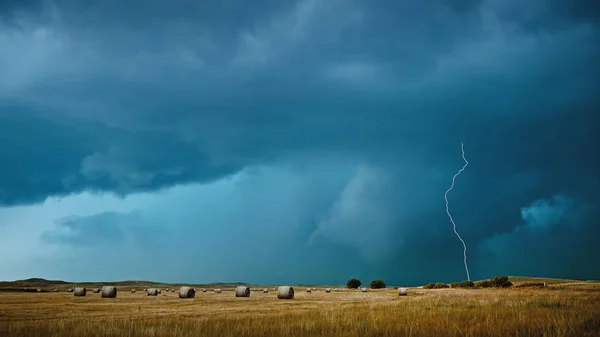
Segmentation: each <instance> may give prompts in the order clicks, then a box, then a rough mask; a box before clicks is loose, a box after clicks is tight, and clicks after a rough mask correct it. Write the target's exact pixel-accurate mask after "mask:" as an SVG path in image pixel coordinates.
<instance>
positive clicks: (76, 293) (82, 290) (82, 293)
mask: <svg viewBox="0 0 600 337" xmlns="http://www.w3.org/2000/svg"><path fill="white" fill-rule="evenodd" d="M86 293H87V289H85V288H79V287H78V288H75V289H73V295H74V296H85V294H86Z"/></svg>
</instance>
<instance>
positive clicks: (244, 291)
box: [235, 286, 250, 297]
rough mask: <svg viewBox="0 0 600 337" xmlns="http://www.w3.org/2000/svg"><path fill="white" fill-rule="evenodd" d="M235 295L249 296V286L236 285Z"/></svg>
mask: <svg viewBox="0 0 600 337" xmlns="http://www.w3.org/2000/svg"><path fill="white" fill-rule="evenodd" d="M235 297H250V288H248V287H246V286H238V287H236V288H235Z"/></svg>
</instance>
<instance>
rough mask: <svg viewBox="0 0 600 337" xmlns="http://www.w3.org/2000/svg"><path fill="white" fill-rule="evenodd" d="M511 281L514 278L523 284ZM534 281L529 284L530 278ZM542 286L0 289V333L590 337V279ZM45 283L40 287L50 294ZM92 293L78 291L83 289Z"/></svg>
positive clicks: (597, 329) (598, 304) (593, 295)
mask: <svg viewBox="0 0 600 337" xmlns="http://www.w3.org/2000/svg"><path fill="white" fill-rule="evenodd" d="M513 281H514V280H513ZM528 281H530V279H529V280H528V279H519V281H518V282H515V284H516V285H518V283H519V282H521V283H524V282H528ZM536 281H538V280H536ZM547 282H548V285H549V286H548V287H547V288H535V287H531V288H528V287H523V288H518V287H515V288H509V289H431V290H427V289H421V288H409V290H408V296H402V297H400V296H398V293H397V290H396V289H391V288H388V289H382V290H371V289H369V291H368V292H366V293H362V292H359V291H356V290H348V289H343V290H341V291H340V292H333V291H332V292H331V293H325V290H324V288H317V289H316V291H313V292H312V293H306V292H305V289H306V287H300V286H298V287H296V296H295V298H294V299H293V300H278V299H277V294H276V291H273V286H271V287H270V288H269V293H268V294H263V292H262V287H252V293H251V295H250V297H249V298H236V297H235V295H234V292H233V288H232V287H229V288H226V287H223V292H222V293H220V294H217V293H214V292H212V288H211V289H208V291H207V292H205V293H203V292H201V291H200V290H199V289H198V292H197V293H196V297H195V298H193V299H180V298H179V297H178V293H177V292H168V293H167V292H163V293H162V294H160V295H158V296H157V297H152V296H147V295H146V293H145V292H144V291H143V288H139V287H136V289H137V292H136V293H131V292H130V291H129V290H130V289H131V288H132V287H131V286H121V287H118V288H119V293H118V296H117V298H101V297H100V294H94V293H92V292H91V291H88V293H87V296H85V297H74V296H73V294H72V293H68V292H66V290H65V289H66V285H61V287H60V291H59V292H41V293H37V292H24V291H22V290H19V291H17V289H12V290H11V289H8V288H6V287H5V291H0V336H69V335H76V336H187V335H196V336H517V335H518V336H598V335H600V283H598V282H581V281H565V280H548V281H547ZM51 288H52V287H48V290H50V289H51ZM91 288H93V287H88V289H91Z"/></svg>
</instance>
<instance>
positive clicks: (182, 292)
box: [179, 287, 196, 298]
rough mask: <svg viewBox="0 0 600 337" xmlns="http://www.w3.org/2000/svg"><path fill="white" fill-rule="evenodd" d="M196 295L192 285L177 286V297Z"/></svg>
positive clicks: (192, 296)
mask: <svg viewBox="0 0 600 337" xmlns="http://www.w3.org/2000/svg"><path fill="white" fill-rule="evenodd" d="M195 296H196V290H195V289H194V288H192V287H181V288H179V298H194V297H195Z"/></svg>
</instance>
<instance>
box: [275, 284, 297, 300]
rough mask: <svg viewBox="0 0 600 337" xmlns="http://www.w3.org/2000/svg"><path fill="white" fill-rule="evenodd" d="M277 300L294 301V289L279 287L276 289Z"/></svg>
mask: <svg viewBox="0 0 600 337" xmlns="http://www.w3.org/2000/svg"><path fill="white" fill-rule="evenodd" d="M277 298H278V299H280V300H292V299H294V287H291V286H281V287H279V288H278V289H277Z"/></svg>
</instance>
